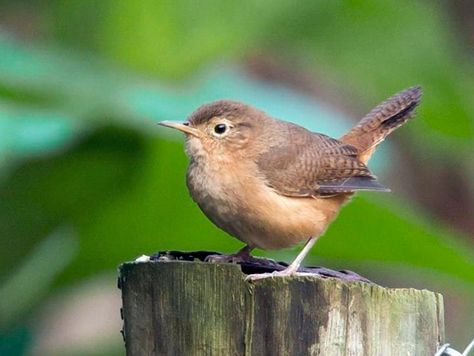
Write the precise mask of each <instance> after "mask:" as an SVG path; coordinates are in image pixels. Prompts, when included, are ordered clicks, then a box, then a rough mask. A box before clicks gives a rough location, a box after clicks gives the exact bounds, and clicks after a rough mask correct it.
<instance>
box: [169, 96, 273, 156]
mask: <svg viewBox="0 0 474 356" xmlns="http://www.w3.org/2000/svg"><path fill="white" fill-rule="evenodd" d="M268 120H270V119H269V118H268V116H266V115H265V113H263V112H262V111H259V110H257V109H255V108H253V107H251V106H248V105H245V104H242V103H239V102H235V101H230V100H219V101H216V102H213V103H210V104H205V105H203V106H201V107H200V108H198V109H197V110H196V111H194V112H193V113H192V114H191V115H190V116H189V118H188V120H187V121H184V122H175V121H162V122H160V125H163V126H167V127H171V128H174V129H177V130H180V131H182V132H184V133H185V134H186V150H187V152H188V154H189V155H190V156H191V157H192V158H198V157H200V156H209V155H212V156H217V155H220V156H222V157H225V156H228V155H234V156H235V155H238V154H241V153H243V152H242V151H248V149H249V147H251V146H252V142H253V141H254V140H253V138H254V137H256V136H258V135H259V133H260V132H261V131H262V128H263V127H264V126H265V122H266V121H268Z"/></svg>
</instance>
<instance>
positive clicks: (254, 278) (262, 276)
mask: <svg viewBox="0 0 474 356" xmlns="http://www.w3.org/2000/svg"><path fill="white" fill-rule="evenodd" d="M294 276H313V277H320V276H319V275H318V274H317V273H310V272H298V271H296V270H293V269H290V268H286V269H284V270H282V271H273V272H267V273H255V274H249V275H247V276H246V277H245V280H246V281H251V282H254V281H258V280H260V279H266V278H274V277H294Z"/></svg>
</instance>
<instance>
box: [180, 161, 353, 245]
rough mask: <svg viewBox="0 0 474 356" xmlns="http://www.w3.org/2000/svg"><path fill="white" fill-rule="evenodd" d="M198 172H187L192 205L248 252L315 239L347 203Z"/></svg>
mask: <svg viewBox="0 0 474 356" xmlns="http://www.w3.org/2000/svg"><path fill="white" fill-rule="evenodd" d="M200 169H202V167H199V166H194V167H192V166H191V167H190V169H189V171H188V177H187V183H188V188H189V191H190V193H191V196H192V198H193V200H194V201H195V202H196V203H197V204H198V205H199V207H200V208H201V210H202V211H203V212H204V214H206V216H207V217H208V218H209V219H210V220H211V221H212V222H213V223H214V224H215V225H217V226H218V227H219V228H221V229H222V230H224V231H226V232H227V233H229V234H230V235H232V236H234V237H236V238H238V239H239V240H241V241H243V242H245V243H246V244H248V245H249V246H251V247H258V248H263V249H280V248H285V247H289V246H292V245H294V244H297V243H300V242H302V241H306V240H308V239H309V238H310V237H318V236H320V235H321V234H323V233H324V231H325V230H326V228H327V227H328V225H329V224H330V223H331V221H332V220H333V219H334V218H335V217H336V216H337V213H338V212H339V210H340V208H341V206H342V204H343V203H344V202H345V201H346V200H347V199H348V197H349V196H348V195H341V196H335V197H331V198H313V197H305V198H295V197H287V196H283V195H280V194H278V193H277V192H275V191H274V190H273V189H272V188H270V187H268V186H267V185H266V184H265V183H264V181H262V180H261V179H258V178H255V177H240V179H238V180H236V179H235V178H236V177H235V176H233V175H232V172H229V171H227V172H226V173H222V172H223V171H222V170H221V171H220V172H219V173H217V172H215V173H214V174H213V175H209V174H204V175H203V174H202V172H199V170H200ZM200 173H201V174H200ZM202 177H207V179H203V178H202ZM210 177H211V178H210Z"/></svg>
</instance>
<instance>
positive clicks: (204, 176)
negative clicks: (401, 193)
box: [160, 87, 421, 279]
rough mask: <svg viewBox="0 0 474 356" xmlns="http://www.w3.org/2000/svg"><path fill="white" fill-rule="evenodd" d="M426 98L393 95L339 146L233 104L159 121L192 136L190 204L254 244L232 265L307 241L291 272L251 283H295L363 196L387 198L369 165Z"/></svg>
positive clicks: (411, 92) (412, 93) (413, 91)
mask: <svg viewBox="0 0 474 356" xmlns="http://www.w3.org/2000/svg"><path fill="white" fill-rule="evenodd" d="M420 97H421V89H420V88H419V87H413V88H410V89H407V90H405V91H403V92H401V93H399V94H397V95H395V96H393V97H391V98H390V99H388V100H386V101H385V102H383V103H382V104H380V105H379V106H377V107H376V108H375V109H373V110H372V111H371V112H370V113H368V114H367V115H366V116H365V117H364V118H363V119H362V120H361V121H360V122H359V123H358V124H357V125H356V126H355V127H354V128H352V129H351V130H350V131H349V132H348V133H347V134H345V135H344V136H342V137H341V138H340V139H334V138H331V137H328V136H326V135H323V134H320V133H313V132H311V131H308V130H307V129H305V128H303V127H301V126H298V125H295V124H292V123H289V122H285V121H281V120H277V119H274V118H272V117H270V116H269V115H267V114H266V113H264V112H263V111H260V110H258V109H256V108H253V107H251V106H249V105H245V104H242V103H238V102H235V101H230V100H220V101H216V102H213V103H210V104H206V105H203V106H201V107H200V108H198V109H197V110H196V111H195V112H193V113H192V114H191V116H190V117H189V118H188V120H187V121H185V122H182V123H177V122H171V121H163V122H161V123H160V124H161V125H163V126H168V127H172V128H175V129H178V130H180V131H182V132H184V133H185V134H186V152H187V154H188V156H189V158H190V164H189V168H188V172H187V185H188V188H189V192H190V194H191V197H192V199H193V200H194V201H195V202H196V203H197V204H198V205H199V207H200V208H201V210H202V211H203V212H204V214H206V215H207V217H208V218H209V219H210V220H211V221H212V222H213V223H214V224H215V225H217V226H218V227H219V228H221V229H222V230H224V231H226V232H227V233H229V234H230V235H232V236H234V237H236V238H238V239H239V240H241V241H243V242H245V243H246V246H245V247H244V248H242V249H241V250H240V251H239V252H237V253H236V254H234V255H231V256H228V257H230V259H232V260H248V259H250V258H252V257H251V256H250V251H251V250H252V249H253V248H256V247H258V248H262V249H280V248H284V247H288V246H292V245H294V244H297V243H299V242H302V241H306V244H305V246H304V248H303V249H302V251H301V252H300V253H299V255H298V256H297V257H296V259H295V260H294V261H293V262H292V263H291V265H289V266H288V268H286V269H285V270H283V271H279V272H273V273H271V274H257V275H251V276H250V278H251V279H258V278H264V277H267V276H269V275H272V276H287V275H292V274H295V273H296V272H297V270H298V268H299V266H300V264H301V262H302V261H303V259H304V257H305V256H306V254H307V253H308V251H309V250H310V249H311V247H312V246H313V245H314V243H315V242H316V240H317V239H318V237H319V236H321V235H322V234H323V233H324V231H325V230H326V229H327V227H328V226H329V224H330V223H331V222H332V221H333V220H334V218H335V217H336V216H337V214H338V212H339V210H340V209H341V207H342V206H343V204H344V203H346V202H347V201H348V200H349V199H350V197H351V196H352V195H353V194H354V193H355V192H356V191H359V190H373V191H384V192H386V191H389V189H387V188H385V187H384V186H382V185H381V184H380V183H378V182H377V180H376V177H375V176H374V175H373V174H372V173H371V172H370V171H369V169H368V168H367V166H366V164H367V161H368V160H369V158H370V156H371V155H372V153H373V152H374V150H375V148H376V146H377V145H378V144H379V143H380V142H382V141H383V139H384V138H385V137H386V136H387V135H388V134H390V133H391V132H392V131H393V130H395V129H397V128H398V127H400V126H401V125H403V124H404V123H405V122H406V121H407V120H408V119H410V118H411V117H413V114H414V110H415V107H416V106H417V105H418V103H419V101H420Z"/></svg>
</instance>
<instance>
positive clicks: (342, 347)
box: [119, 261, 444, 355]
mask: <svg viewBox="0 0 474 356" xmlns="http://www.w3.org/2000/svg"><path fill="white" fill-rule="evenodd" d="M244 278H245V274H243V273H242V272H241V269H240V266H238V265H235V264H211V263H204V262H196V261H195V262H184V261H168V262H159V261H158V262H156V261H155V262H154V261H151V262H146V263H136V262H131V263H125V264H123V265H122V266H121V267H120V277H119V286H120V287H121V289H122V298H123V317H124V338H125V342H126V349H127V355H155V354H156V355H430V354H434V353H435V352H436V350H437V348H438V347H439V345H440V344H441V343H443V341H444V317H443V301H442V296H441V295H440V294H437V293H433V292H430V291H427V290H415V289H411V288H410V289H389V288H383V287H380V286H378V285H375V284H371V283H364V282H343V281H341V280H338V279H335V278H326V279H323V278H319V277H311V276H296V277H290V278H281V277H280V278H269V279H264V280H259V281H255V282H246V281H245V280H244Z"/></svg>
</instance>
